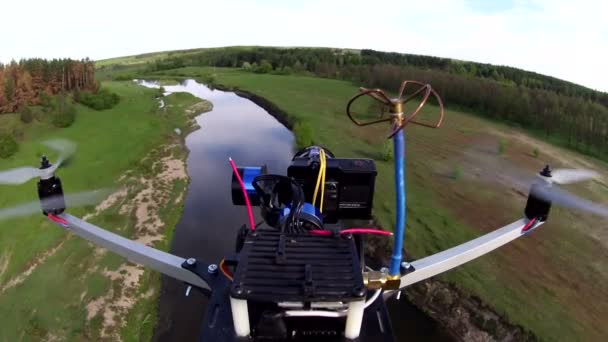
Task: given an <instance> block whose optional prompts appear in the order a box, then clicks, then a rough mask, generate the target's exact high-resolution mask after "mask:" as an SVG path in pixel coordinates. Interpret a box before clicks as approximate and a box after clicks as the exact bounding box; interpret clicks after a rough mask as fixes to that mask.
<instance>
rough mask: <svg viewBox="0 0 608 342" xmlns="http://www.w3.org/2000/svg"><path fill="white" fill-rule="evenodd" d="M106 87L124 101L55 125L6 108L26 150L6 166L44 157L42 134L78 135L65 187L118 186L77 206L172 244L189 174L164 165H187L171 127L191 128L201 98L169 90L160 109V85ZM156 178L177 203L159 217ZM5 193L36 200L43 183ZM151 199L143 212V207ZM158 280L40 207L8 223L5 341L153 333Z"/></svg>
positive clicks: (2, 262) (1, 304) (2, 275)
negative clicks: (148, 225)
mask: <svg viewBox="0 0 608 342" xmlns="http://www.w3.org/2000/svg"><path fill="white" fill-rule="evenodd" d="M103 86H104V87H107V88H109V89H110V90H111V91H113V92H116V93H118V94H119V95H120V97H121V101H120V103H119V104H118V105H117V106H116V107H115V108H113V109H110V110H105V111H99V112H98V111H93V110H90V109H88V108H86V107H83V106H80V105H79V106H78V116H77V119H76V122H75V123H74V125H73V126H71V127H69V128H65V129H56V128H53V127H52V126H51V125H50V124H49V123H46V122H34V123H32V124H29V125H23V124H22V123H21V122H20V121H19V120H18V118H17V117H16V115H1V116H0V126H1V127H3V128H4V129H8V130H10V131H12V132H17V133H18V135H19V136H20V139H19V144H20V149H19V152H18V153H17V154H16V155H15V156H13V157H11V158H10V159H8V160H2V159H0V170H4V169H8V168H12V167H17V166H24V165H36V164H37V163H38V159H39V157H40V155H41V154H43V153H45V152H46V151H45V150H44V148H43V146H42V145H40V142H41V141H43V140H46V139H49V138H56V137H61V138H67V139H70V140H72V141H74V142H76V143H77V144H78V151H77V154H76V157H75V158H74V159H73V162H72V163H71V165H70V166H69V167H67V168H65V169H61V170H60V171H59V175H60V176H61V177H62V180H63V184H64V190H65V191H66V193H70V192H78V191H86V190H92V189H99V188H108V187H111V188H113V189H116V192H115V193H114V194H113V195H112V196H111V197H110V198H108V199H107V200H105V201H104V202H103V203H102V204H100V205H99V206H98V207H93V206H90V207H87V208H79V209H73V210H70V212H71V213H73V214H75V215H85V214H87V215H88V217H89V220H90V221H91V222H94V223H95V224H99V225H101V226H103V227H107V228H108V229H110V230H113V231H116V232H118V233H119V234H121V235H124V236H129V237H131V238H136V239H138V240H140V241H142V242H145V243H149V244H154V245H156V246H157V247H159V248H163V249H167V248H168V242H169V241H170V237H171V234H172V229H173V227H174V225H175V224H176V223H177V220H178V219H179V216H180V214H181V199H182V198H183V194H184V192H185V189H186V185H187V177H185V171H184V174H183V175H180V177H177V176H176V175H175V174H170V173H169V172H168V171H167V167H166V165H164V164H167V163H169V162H171V163H173V164H175V165H182V166H183V165H184V160H185V150H184V148H183V147H182V145H181V143H182V139H183V138H182V137H177V136H175V135H174V134H173V133H172V132H173V129H174V128H176V127H180V128H181V129H182V130H183V131H188V130H189V127H190V125H191V123H190V119H189V117H188V115H186V114H185V113H186V110H187V109H188V108H189V107H190V106H191V105H193V104H195V103H198V102H199V100H198V99H195V98H194V97H192V96H183V94H179V95H172V96H169V97H167V98H166V99H165V102H166V103H167V107H166V109H164V110H159V109H158V102H157V100H156V99H155V96H156V95H157V93H158V91H157V90H154V89H147V88H144V87H141V86H138V85H136V84H134V83H133V82H105V83H104V84H103ZM144 158H146V159H144ZM180 163H181V164H180ZM173 164H171V165H173ZM184 170H185V169H184ZM119 179H120V181H119ZM152 185H154V186H157V187H159V188H163V189H164V190H163V192H161V193H159V194H157V195H158V198H160V199H158V200H157V201H161V202H163V201H164V202H169V201H172V202H173V203H175V204H176V205H172V206H168V207H166V209H165V210H163V211H159V212H158V214H157V216H154V215H155V214H154V213H155V212H156V211H155V210H153V209H155V206H159V205H160V204H161V203H155V199H154V198H145V196H142V195H141V193H142V192H143V191H144V190H146V189H147V188H148V187H150V186H152ZM1 193H2V196H0V208H4V207H10V206H14V205H17V204H19V203H22V202H30V201H33V200H35V199H36V190H35V182H34V181H30V182H28V183H27V184H24V185H22V186H17V187H9V186H2V190H1ZM153 195H154V193H153ZM150 197H154V196H150ZM142 207H143V208H144V209H145V210H144V211H143V212H144V215H143V217H142V214H140V213H138V209H140V208H142ZM156 218H158V219H159V220H160V221H159V222H160V224H158V225H156V226H155V228H156V229H155V230H154V231H150V230H143V229H142V228H141V225H142V224H143V222H142V220H144V219H149V220H151V221H154V220H156ZM158 288H159V276H158V275H157V274H154V273H152V272H149V271H144V270H143V269H141V268H138V267H135V266H133V265H130V264H127V263H125V260H124V259H122V258H119V257H116V256H114V255H111V254H109V253H104V252H103V250H100V249H96V248H94V247H93V246H92V245H90V244H89V243H87V242H85V241H83V240H81V239H79V238H75V237H73V236H71V234H68V233H66V232H65V231H64V230H62V229H59V228H58V227H56V226H54V225H52V224H50V223H48V222H47V221H46V220H44V219H43V217H42V216H41V215H34V216H32V217H27V218H20V219H14V220H11V221H1V222H0V317H2V320H0V341H21V340H26V341H27V340H98V339H106V340H116V337H117V336H119V335H121V336H123V339H127V340H140V339H142V340H148V339H149V338H150V336H151V334H152V329H153V327H154V324H155V315H156V298H157V295H158Z"/></svg>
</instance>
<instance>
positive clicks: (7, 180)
mask: <svg viewBox="0 0 608 342" xmlns="http://www.w3.org/2000/svg"><path fill="white" fill-rule="evenodd" d="M42 144H43V145H44V146H46V147H48V148H50V149H51V150H54V151H56V152H57V153H58V154H59V156H58V158H57V162H55V164H53V165H52V166H51V167H50V168H47V169H44V170H41V169H38V168H35V167H20V168H16V169H12V170H8V171H3V172H0V184H13V185H18V184H23V183H25V182H27V181H29V180H30V179H32V178H39V177H43V176H46V175H49V174H52V173H54V172H55V171H57V169H58V168H59V166H61V164H62V163H64V162H66V161H67V160H69V159H70V157H71V156H72V155H73V154H74V152H75V151H76V144H74V143H73V142H71V141H69V140H65V139H52V140H46V141H44V142H43V143H42Z"/></svg>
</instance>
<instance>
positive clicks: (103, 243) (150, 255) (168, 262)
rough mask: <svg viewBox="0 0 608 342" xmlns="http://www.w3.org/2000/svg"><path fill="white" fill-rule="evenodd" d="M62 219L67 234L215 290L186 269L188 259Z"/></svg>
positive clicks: (75, 220) (69, 217)
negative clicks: (185, 263)
mask: <svg viewBox="0 0 608 342" xmlns="http://www.w3.org/2000/svg"><path fill="white" fill-rule="evenodd" d="M58 217H59V218H61V219H63V220H65V222H66V223H67V224H61V223H60V224H61V226H62V227H64V228H65V229H66V230H68V231H70V232H72V233H74V234H76V235H78V236H80V237H81V238H83V239H85V240H88V241H90V242H92V243H94V244H95V245H97V246H100V247H103V248H106V249H108V250H110V251H111V252H114V253H116V254H118V255H120V256H123V257H125V258H127V259H128V260H129V261H131V262H134V263H138V264H141V265H144V266H146V267H149V268H151V269H153V270H155V271H158V272H160V273H163V274H165V275H168V276H170V277H173V278H175V279H178V280H181V281H183V282H186V283H188V284H191V285H194V286H197V287H199V288H201V289H206V290H211V288H210V287H209V285H208V284H207V282H205V281H204V280H203V279H201V278H200V277H199V276H197V275H196V274H194V273H193V272H191V271H189V270H187V269H185V268H183V267H182V265H183V264H184V262H185V261H186V259H184V258H180V257H178V256H175V255H173V254H169V253H166V252H163V251H159V250H158V249H155V248H152V247H148V246H146V245H144V244H141V243H139V242H135V241H133V240H129V239H127V238H124V237H122V236H120V235H117V234H114V233H112V232H109V231H107V230H105V229H102V228H99V227H97V226H95V225H93V224H90V223H88V222H86V221H83V220H81V219H79V218H77V217H74V216H72V215H69V214H65V213H64V214H61V215H59V216H58Z"/></svg>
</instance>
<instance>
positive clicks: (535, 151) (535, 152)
mask: <svg viewBox="0 0 608 342" xmlns="http://www.w3.org/2000/svg"><path fill="white" fill-rule="evenodd" d="M532 155H533V156H534V158H538V157H539V156H540V151H539V150H538V148H537V147H535V148H534V151H532Z"/></svg>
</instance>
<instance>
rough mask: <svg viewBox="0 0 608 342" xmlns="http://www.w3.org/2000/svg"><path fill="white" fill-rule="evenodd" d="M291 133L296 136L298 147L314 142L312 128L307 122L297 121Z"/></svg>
mask: <svg viewBox="0 0 608 342" xmlns="http://www.w3.org/2000/svg"><path fill="white" fill-rule="evenodd" d="M293 134H294V135H295V136H296V145H298V148H304V147H307V146H310V145H313V144H314V139H313V130H312V127H311V126H310V124H308V123H307V122H298V123H296V125H295V127H294V128H293Z"/></svg>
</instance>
